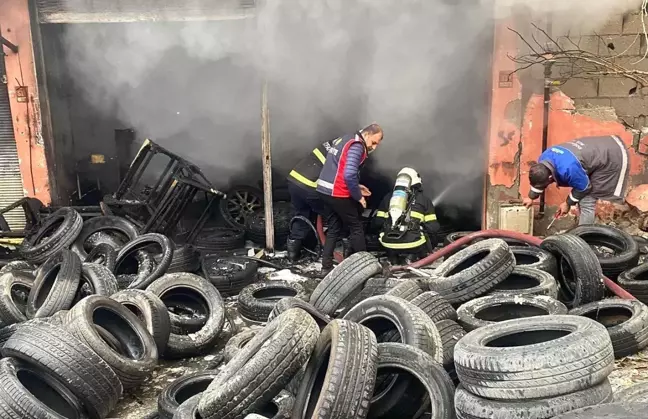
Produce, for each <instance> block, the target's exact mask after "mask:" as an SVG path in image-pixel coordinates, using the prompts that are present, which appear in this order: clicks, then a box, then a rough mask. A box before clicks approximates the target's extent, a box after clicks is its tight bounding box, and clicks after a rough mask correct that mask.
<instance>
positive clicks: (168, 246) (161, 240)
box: [115, 233, 174, 289]
mask: <svg viewBox="0 0 648 419" xmlns="http://www.w3.org/2000/svg"><path fill="white" fill-rule="evenodd" d="M149 246H155V247H159V253H158V254H160V255H161V257H160V258H159V262H155V267H154V269H153V271H152V272H151V273H150V274H149V275H147V276H146V277H143V278H138V279H137V280H135V281H134V282H132V283H131V284H130V285H129V286H128V288H137V289H145V288H146V287H147V286H149V285H150V284H151V283H152V282H153V281H155V280H156V279H158V278H160V277H161V276H162V275H164V274H165V273H166V271H167V269H169V266H170V265H171V259H172V258H173V250H174V249H173V243H172V242H171V240H169V239H168V238H167V237H166V236H163V235H162V234H157V233H148V234H144V235H141V236H139V237H137V238H136V239H135V240H133V241H131V242H129V243H128V244H126V246H124V247H123V248H122V249H121V250H120V251H119V253H118V254H117V262H116V263H115V275H116V276H117V275H119V274H120V273H122V272H121V269H122V265H123V264H126V263H127V260H128V259H130V258H135V253H136V252H137V251H138V250H144V249H146V248H147V247H149ZM156 250H157V249H156Z"/></svg>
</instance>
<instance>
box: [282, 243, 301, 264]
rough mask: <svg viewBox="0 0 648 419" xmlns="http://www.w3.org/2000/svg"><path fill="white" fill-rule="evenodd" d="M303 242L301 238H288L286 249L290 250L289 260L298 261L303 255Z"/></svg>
mask: <svg viewBox="0 0 648 419" xmlns="http://www.w3.org/2000/svg"><path fill="white" fill-rule="evenodd" d="M301 249H302V242H301V240H293V239H288V242H287V243H286V250H288V260H290V261H291V262H292V263H297V261H299V259H300V257H301Z"/></svg>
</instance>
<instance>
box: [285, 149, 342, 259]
mask: <svg viewBox="0 0 648 419" xmlns="http://www.w3.org/2000/svg"><path fill="white" fill-rule="evenodd" d="M333 142H334V141H333V140H332V141H327V142H325V143H324V144H321V145H319V146H318V147H316V148H315V149H313V151H312V152H310V153H309V154H308V156H306V157H305V158H304V159H302V160H300V161H299V163H297V165H296V166H295V167H294V169H293V170H291V171H290V173H289V174H288V192H289V193H290V203H291V204H292V207H293V210H294V212H295V215H301V216H302V217H306V218H307V219H309V220H311V221H313V215H314V214H317V215H321V216H322V218H323V219H325V220H326V219H329V218H330V217H331V213H332V211H333V210H332V209H331V208H330V207H328V206H327V205H325V204H324V202H322V199H321V196H320V194H319V193H317V191H316V188H317V178H318V177H319V174H320V172H321V171H322V167H323V166H324V162H325V161H326V154H327V153H328V150H329V149H330V148H331V147H332V146H333ZM310 231H311V230H310V227H309V226H308V224H306V223H304V222H302V221H297V222H295V223H293V225H292V228H291V230H290V237H289V238H288V242H287V244H286V248H287V251H288V259H289V260H290V261H291V262H293V263H294V262H297V261H298V260H299V258H300V256H301V249H302V243H303V241H304V239H306V237H307V236H308V234H309V232H310Z"/></svg>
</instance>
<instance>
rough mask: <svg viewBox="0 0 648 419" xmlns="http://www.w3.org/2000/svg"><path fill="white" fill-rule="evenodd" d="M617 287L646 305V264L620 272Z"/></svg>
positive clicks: (647, 283) (647, 293)
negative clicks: (620, 287)
mask: <svg viewBox="0 0 648 419" xmlns="http://www.w3.org/2000/svg"><path fill="white" fill-rule="evenodd" d="M617 281H618V282H619V285H621V286H622V287H623V289H625V290H626V291H628V292H629V293H630V294H632V295H633V296H634V297H635V298H636V299H638V300H639V301H641V302H642V303H644V304H648V263H644V264H642V265H639V266H637V267H636V268H632V269H629V270H627V271H625V272H622V273H621V275H619V278H618V279H617Z"/></svg>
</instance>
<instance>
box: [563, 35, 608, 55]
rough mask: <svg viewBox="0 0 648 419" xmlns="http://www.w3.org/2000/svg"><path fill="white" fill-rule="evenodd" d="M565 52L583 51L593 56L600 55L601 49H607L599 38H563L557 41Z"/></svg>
mask: <svg viewBox="0 0 648 419" xmlns="http://www.w3.org/2000/svg"><path fill="white" fill-rule="evenodd" d="M556 41H557V42H558V45H560V48H562V49H564V50H567V51H569V50H575V49H581V50H583V51H587V52H590V53H592V54H598V52H599V48H600V47H605V44H603V43H602V42H601V40H600V38H599V37H598V36H569V37H568V36H561V37H560V38H558V39H557V40H556Z"/></svg>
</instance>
